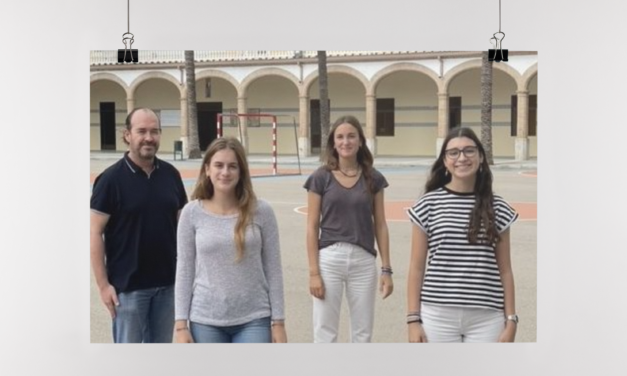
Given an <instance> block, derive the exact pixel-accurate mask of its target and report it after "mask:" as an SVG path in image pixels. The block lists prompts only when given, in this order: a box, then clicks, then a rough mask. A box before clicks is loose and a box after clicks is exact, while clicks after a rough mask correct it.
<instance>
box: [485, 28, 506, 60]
mask: <svg viewBox="0 0 627 376" xmlns="http://www.w3.org/2000/svg"><path fill="white" fill-rule="evenodd" d="M496 34H502V35H503V36H502V37H501V38H500V39H499V38H497V36H496ZM493 39H494V42H493V41H492V40H493ZM503 39H505V33H504V32H502V31H499V32H496V33H494V35H493V36H492V38H490V43H492V45H493V46H494V49H492V50H488V60H489V61H496V62H497V63H500V62H501V61H507V50H504V49H503Z"/></svg>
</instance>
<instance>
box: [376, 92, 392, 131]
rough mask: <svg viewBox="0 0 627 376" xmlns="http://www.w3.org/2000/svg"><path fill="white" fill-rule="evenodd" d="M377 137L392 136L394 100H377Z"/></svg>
mask: <svg viewBox="0 0 627 376" xmlns="http://www.w3.org/2000/svg"><path fill="white" fill-rule="evenodd" d="M377 136H394V98H377Z"/></svg>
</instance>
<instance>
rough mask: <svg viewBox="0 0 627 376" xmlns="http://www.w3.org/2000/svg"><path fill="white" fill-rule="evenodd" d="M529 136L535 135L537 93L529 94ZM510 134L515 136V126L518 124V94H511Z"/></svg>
mask: <svg viewBox="0 0 627 376" xmlns="http://www.w3.org/2000/svg"><path fill="white" fill-rule="evenodd" d="M527 116H528V119H529V120H528V122H529V129H528V133H527V134H528V135H529V136H537V128H538V95H537V94H532V95H529V112H528V115H527ZM510 123H511V131H510V134H511V136H513V137H515V136H516V127H517V126H518V96H517V95H512V116H511V122H510Z"/></svg>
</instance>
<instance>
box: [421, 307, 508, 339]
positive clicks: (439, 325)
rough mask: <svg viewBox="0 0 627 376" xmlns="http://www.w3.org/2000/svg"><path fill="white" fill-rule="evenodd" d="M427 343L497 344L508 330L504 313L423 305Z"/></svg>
mask: <svg viewBox="0 0 627 376" xmlns="http://www.w3.org/2000/svg"><path fill="white" fill-rule="evenodd" d="M420 315H421V317H422V321H423V324H422V327H423V329H424V330H425V335H426V336H427V342H497V341H498V339H499V335H500V334H501V332H502V331H503V329H504V328H505V316H504V315H503V311H498V310H494V309H489V308H470V307H451V306H441V305H435V304H427V303H423V304H421V309H420Z"/></svg>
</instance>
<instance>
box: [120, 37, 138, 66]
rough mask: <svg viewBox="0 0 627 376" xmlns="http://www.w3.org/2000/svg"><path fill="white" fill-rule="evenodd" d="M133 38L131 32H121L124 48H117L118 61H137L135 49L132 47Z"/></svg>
mask: <svg viewBox="0 0 627 376" xmlns="http://www.w3.org/2000/svg"><path fill="white" fill-rule="evenodd" d="M134 38H135V36H134V35H133V34H131V33H124V34H122V42H123V43H124V49H123V50H118V63H131V62H132V63H137V62H138V61H139V57H138V52H137V50H133V49H132V48H133V42H134ZM127 43H128V45H127Z"/></svg>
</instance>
